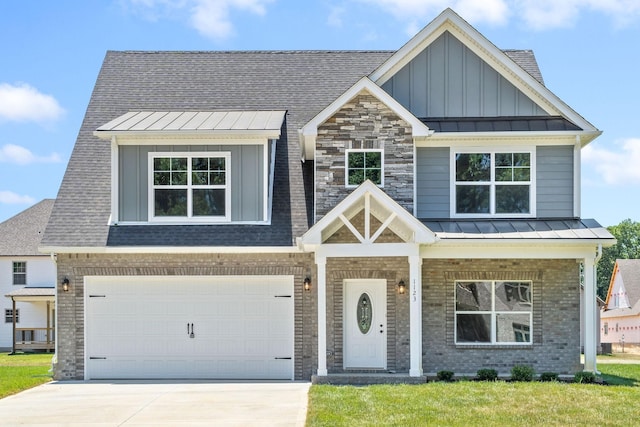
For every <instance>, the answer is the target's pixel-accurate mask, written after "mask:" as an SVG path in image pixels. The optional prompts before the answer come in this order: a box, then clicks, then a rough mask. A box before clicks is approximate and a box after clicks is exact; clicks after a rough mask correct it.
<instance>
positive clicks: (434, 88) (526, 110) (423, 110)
mask: <svg viewBox="0 0 640 427" xmlns="http://www.w3.org/2000/svg"><path fill="white" fill-rule="evenodd" d="M382 87H383V89H384V90H385V91H387V92H388V93H389V94H390V95H391V96H393V97H394V98H395V99H396V100H397V101H398V102H400V103H401V104H402V105H403V106H404V107H405V108H407V109H408V110H409V111H411V112H412V113H413V114H414V115H415V116H416V117H497V116H538V115H547V113H546V112H545V111H544V110H543V109H542V108H540V107H539V106H538V105H537V104H535V103H534V102H533V101H532V100H531V99H530V98H529V97H527V96H526V95H525V94H523V93H522V92H520V91H519V90H518V89H516V87H515V86H513V85H512V84H511V83H509V82H508V81H507V80H505V79H504V78H503V77H502V76H501V75H500V74H498V72H497V71H495V70H494V69H493V68H491V66H489V65H488V64H487V63H486V62H484V61H483V60H482V59H480V57H479V56H477V55H476V54H475V53H473V52H471V51H470V50H469V49H468V48H467V47H466V46H464V45H463V44H462V43H461V42H460V41H459V40H458V39H456V38H455V37H454V36H452V35H451V34H450V33H449V32H445V33H444V34H442V35H441V36H440V37H439V38H438V39H437V40H436V41H434V42H433V43H432V44H431V45H429V47H428V48H426V49H425V50H424V51H423V52H422V53H420V54H419V55H418V56H416V57H415V58H414V59H413V60H412V61H411V62H410V63H409V64H407V65H406V66H404V67H403V68H402V69H401V70H400V71H398V73H397V74H396V75H395V76H393V77H392V78H391V79H390V80H389V81H387V82H386V83H385V84H384V85H383V86H382Z"/></svg>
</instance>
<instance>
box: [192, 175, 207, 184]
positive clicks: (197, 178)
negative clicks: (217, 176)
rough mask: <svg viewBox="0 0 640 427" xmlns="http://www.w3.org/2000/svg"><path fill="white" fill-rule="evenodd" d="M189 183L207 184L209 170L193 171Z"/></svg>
mask: <svg viewBox="0 0 640 427" xmlns="http://www.w3.org/2000/svg"><path fill="white" fill-rule="evenodd" d="M191 183H192V184H193V185H208V184H209V172H193V173H192V174H191Z"/></svg>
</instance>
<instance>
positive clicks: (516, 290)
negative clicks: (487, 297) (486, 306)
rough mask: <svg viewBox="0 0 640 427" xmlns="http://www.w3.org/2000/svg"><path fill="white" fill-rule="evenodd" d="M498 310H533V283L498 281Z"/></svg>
mask: <svg viewBox="0 0 640 427" xmlns="http://www.w3.org/2000/svg"><path fill="white" fill-rule="evenodd" d="M496 310H497V311H531V284H530V283H526V282H498V283H496Z"/></svg>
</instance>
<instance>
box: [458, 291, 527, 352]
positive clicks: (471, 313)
mask: <svg viewBox="0 0 640 427" xmlns="http://www.w3.org/2000/svg"><path fill="white" fill-rule="evenodd" d="M455 286H456V291H455V292H456V295H455V298H456V312H455V323H456V343H457V344H531V343H532V341H531V329H532V322H533V307H532V301H531V291H532V284H531V282H527V281H522V282H518V281H513V282H512V281H504V282H503V281H477V282H471V281H459V282H456V284H455Z"/></svg>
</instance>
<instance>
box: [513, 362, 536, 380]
mask: <svg viewBox="0 0 640 427" xmlns="http://www.w3.org/2000/svg"><path fill="white" fill-rule="evenodd" d="M533 375H534V370H533V368H532V367H531V366H527V365H516V366H514V367H513V368H511V379H512V380H513V381H532V380H533Z"/></svg>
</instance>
